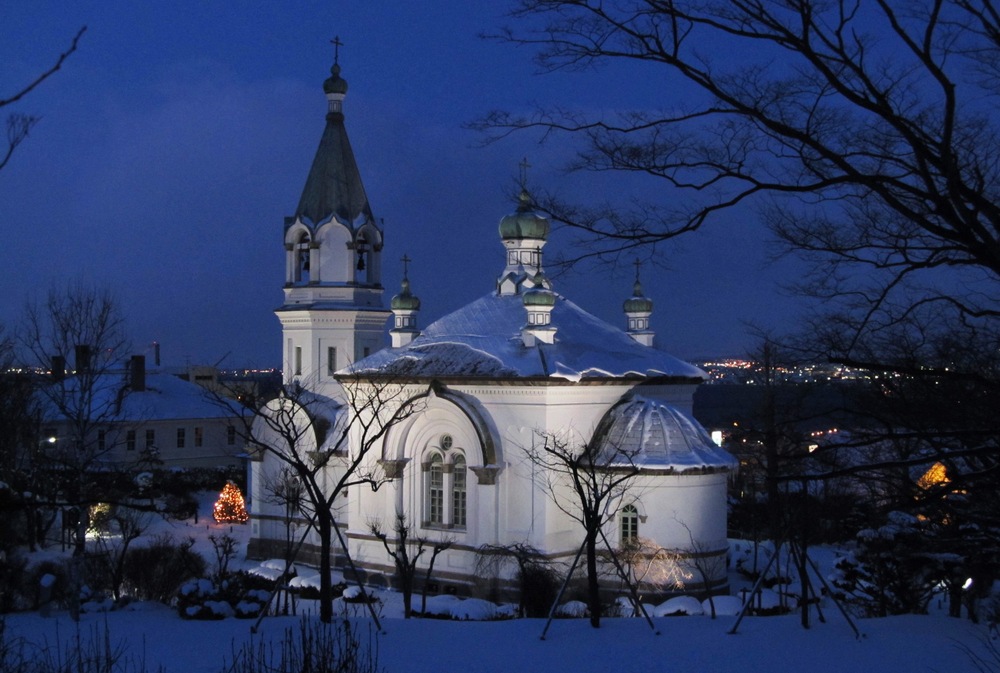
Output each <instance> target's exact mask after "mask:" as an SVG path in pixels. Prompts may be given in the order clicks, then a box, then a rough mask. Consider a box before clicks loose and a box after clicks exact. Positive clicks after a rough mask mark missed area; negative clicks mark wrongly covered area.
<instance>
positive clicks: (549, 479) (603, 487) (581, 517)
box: [525, 433, 639, 628]
mask: <svg viewBox="0 0 1000 673" xmlns="http://www.w3.org/2000/svg"><path fill="white" fill-rule="evenodd" d="M539 438H540V439H541V440H542V441H541V442H540V445H539V443H536V444H535V445H534V446H532V447H528V448H525V453H526V454H527V457H528V460H529V461H530V462H531V463H532V464H533V465H535V466H536V467H538V468H540V469H539V470H538V474H539V475H541V476H540V478H541V479H544V480H545V484H544V485H545V488H546V490H547V492H548V494H549V497H550V499H551V500H552V502H553V503H554V504H555V506H556V507H558V508H559V510H561V511H562V512H564V513H565V514H566V515H568V516H569V517H571V518H572V519H573V520H574V521H576V522H577V523H578V524H580V526H581V528H582V529H583V535H584V540H583V544H582V545H581V546H582V548H583V550H584V553H585V558H586V575H587V607H588V609H589V610H590V624H591V626H593V627H594V628H599V627H600V625H601V593H600V574H599V573H600V568H599V563H598V550H597V546H598V541H599V540H601V539H602V537H603V536H602V529H603V528H604V526H605V524H607V523H608V522H609V521H612V520H613V519H614V516H615V514H616V512H617V508H618V505H620V504H621V499H622V496H623V495H624V494H625V492H626V491H627V490H628V489H629V487H630V486H631V485H632V482H633V481H634V479H635V477H636V476H637V475H638V474H639V467H638V466H637V465H636V463H635V461H634V458H635V456H634V455H633V454H632V453H630V452H629V451H626V450H622V449H614V448H611V447H608V446H604V447H601V446H597V445H595V444H593V443H588V444H578V443H574V442H572V441H571V440H569V439H567V438H566V437H563V436H557V435H554V434H551V433H540V434H539ZM608 551H609V552H612V551H613V550H611V549H608Z"/></svg>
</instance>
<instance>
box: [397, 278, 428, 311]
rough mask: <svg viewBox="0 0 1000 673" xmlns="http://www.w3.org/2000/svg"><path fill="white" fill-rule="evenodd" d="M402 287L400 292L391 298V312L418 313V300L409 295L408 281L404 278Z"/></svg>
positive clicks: (413, 295) (414, 296)
mask: <svg viewBox="0 0 1000 673" xmlns="http://www.w3.org/2000/svg"><path fill="white" fill-rule="evenodd" d="M402 285H403V287H402V290H401V291H400V293H399V294H397V295H396V296H395V297H393V298H392V301H391V302H389V307H390V308H391V309H392V310H393V311H419V310H420V298H419V297H417V296H416V295H415V294H411V293H410V281H409V280H408V279H406V278H404V279H403V283H402Z"/></svg>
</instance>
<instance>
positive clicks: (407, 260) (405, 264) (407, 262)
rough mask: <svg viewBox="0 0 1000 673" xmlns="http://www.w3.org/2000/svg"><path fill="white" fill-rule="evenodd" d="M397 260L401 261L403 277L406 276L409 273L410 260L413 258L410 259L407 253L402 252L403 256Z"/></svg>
mask: <svg viewBox="0 0 1000 673" xmlns="http://www.w3.org/2000/svg"><path fill="white" fill-rule="evenodd" d="M399 261H400V262H402V263H403V278H406V277H407V275H408V274H409V269H410V262H412V261H413V260H412V259H410V256H409V255H407V254H405V253H404V254H403V256H402V257H401V258H400V259H399Z"/></svg>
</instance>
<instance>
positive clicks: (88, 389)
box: [20, 283, 129, 556]
mask: <svg viewBox="0 0 1000 673" xmlns="http://www.w3.org/2000/svg"><path fill="white" fill-rule="evenodd" d="M20 341H21V345H22V347H23V350H24V353H25V356H26V359H27V360H28V362H29V363H30V364H31V366H33V367H35V368H37V369H38V370H40V371H51V375H50V377H49V381H47V382H45V383H44V384H42V385H39V386H38V395H39V397H40V398H41V400H42V410H41V415H42V419H43V422H45V423H52V424H53V425H58V426H59V427H61V428H63V429H64V431H65V436H63V437H56V436H55V435H52V436H48V437H43V438H41V440H40V441H39V442H38V447H37V450H35V451H34V452H33V453H34V454H35V457H36V465H35V468H36V469H40V470H43V471H45V472H46V474H47V475H48V479H47V482H48V483H49V484H50V487H51V488H50V489H49V490H48V497H49V500H50V501H51V503H50V504H56V505H59V504H61V505H64V506H69V507H74V508H76V509H77V510H78V513H79V516H78V517H77V520H76V530H75V536H74V555H75V556H81V555H82V554H83V553H84V549H85V544H86V534H87V528H88V526H89V521H88V508H89V506H90V505H91V504H93V503H95V502H98V501H103V502H107V501H108V500H109V499H111V498H110V495H109V494H108V493H107V492H103V489H100V488H99V483H98V481H99V480H98V476H99V475H100V473H101V472H102V471H103V470H104V468H106V467H107V466H108V459H109V456H110V455H111V453H112V451H113V449H114V446H115V444H116V441H115V437H114V435H115V434H116V433H117V432H119V431H121V432H124V429H123V428H121V426H120V425H116V421H118V420H120V419H119V411H120V409H121V402H122V398H123V395H125V394H127V393H128V388H127V386H126V385H125V384H126V382H125V378H124V375H123V373H122V364H123V361H124V359H125V357H126V355H127V353H128V348H129V346H128V343H129V342H128V338H127V336H126V333H125V321H124V318H123V316H122V314H121V311H120V309H119V306H118V302H117V300H116V299H115V298H114V296H113V295H112V294H111V292H110V291H108V290H106V289H99V288H95V287H89V286H87V285H85V284H83V283H76V284H73V285H70V286H69V287H68V288H67V289H65V290H52V291H50V292H49V294H48V296H47V298H46V300H45V301H44V302H43V303H29V304H28V306H27V307H26V309H25V320H24V323H23V328H22V330H21V334H20ZM71 356H72V357H73V358H75V363H74V369H73V370H72V372H70V371H67V364H68V363H70V362H73V360H72V359H71ZM98 491H102V492H98Z"/></svg>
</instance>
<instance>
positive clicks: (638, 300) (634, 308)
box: [624, 281, 653, 313]
mask: <svg viewBox="0 0 1000 673" xmlns="http://www.w3.org/2000/svg"><path fill="white" fill-rule="evenodd" d="M624 308H625V312H626V313H652V312H653V300H652V299H649V298H647V297H644V296H642V284H641V283H640V282H639V281H635V287H634V288H633V290H632V296H631V297H629V298H628V299H626V300H625V304H624Z"/></svg>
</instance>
